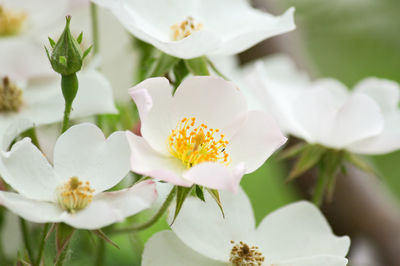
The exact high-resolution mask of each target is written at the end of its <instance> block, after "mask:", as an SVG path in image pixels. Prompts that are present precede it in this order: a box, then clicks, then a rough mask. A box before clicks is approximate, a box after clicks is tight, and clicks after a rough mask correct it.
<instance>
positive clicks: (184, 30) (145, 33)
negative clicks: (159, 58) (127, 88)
mask: <svg viewBox="0 0 400 266" xmlns="http://www.w3.org/2000/svg"><path fill="white" fill-rule="evenodd" d="M92 1H93V2H95V3H97V4H99V5H101V6H103V7H106V8H109V9H110V10H112V12H113V13H114V15H115V16H116V17H117V18H118V19H119V20H120V22H121V24H123V25H124V26H125V28H126V29H127V30H128V31H130V32H131V33H132V34H133V35H134V36H135V37H137V38H139V39H141V40H143V41H145V42H148V43H150V44H152V45H154V46H155V47H157V48H158V49H160V50H161V51H163V52H165V53H167V54H170V55H173V56H176V57H179V58H185V59H188V58H195V57H198V56H202V55H229V54H236V53H240V52H242V51H244V50H246V49H248V48H250V47H251V46H253V45H255V44H257V43H258V42H260V41H262V40H265V39H267V38H269V37H272V36H275V35H279V34H282V33H286V32H288V31H291V30H293V29H294V28H295V25H294V19H293V13H294V9H293V8H291V9H289V10H288V11H286V13H285V14H283V15H282V16H273V15H271V14H268V13H266V12H262V11H260V10H256V9H254V8H252V7H251V6H250V4H249V3H248V1H245V0H224V1H223V0H219V1H213V0H200V1H199V0H175V1H164V0H153V1H150V2H149V1H141V0H122V1H114V0H92Z"/></svg>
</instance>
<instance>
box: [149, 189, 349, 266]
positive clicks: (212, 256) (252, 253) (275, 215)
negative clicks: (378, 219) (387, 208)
mask: <svg viewBox="0 0 400 266" xmlns="http://www.w3.org/2000/svg"><path fill="white" fill-rule="evenodd" d="M207 197H208V198H207V200H206V202H203V201H201V200H199V199H197V198H194V197H192V198H188V199H187V200H186V201H185V204H184V205H183V206H182V209H181V212H180V214H179V216H178V218H177V219H176V220H175V222H174V224H173V225H172V231H163V232H160V233H157V234H155V235H154V236H153V237H152V238H151V239H150V240H149V241H148V242H147V243H146V246H145V249H144V253H143V261H142V265H143V266H158V265H165V266H180V265H185V266H200V265H210V266H223V265H234V266H239V265H264V266H321V265H324V266H344V265H346V264H347V259H346V258H345V256H346V254H347V251H348V249H349V245H350V239H349V238H348V237H347V236H344V237H337V236H335V235H333V234H332V230H331V229H330V227H329V225H328V223H327V222H326V220H325V218H324V217H323V216H322V214H321V212H320V211H319V210H318V208H316V207H315V206H314V205H312V204H311V203H308V202H304V201H303V202H297V203H293V204H290V205H288V206H285V207H283V208H281V209H279V210H277V211H274V212H272V213H271V214H269V215H268V216H267V217H265V218H264V220H263V221H262V222H261V223H260V224H259V226H258V227H257V228H256V223H255V220H254V215H253V211H252V208H251V205H250V201H249V199H248V198H247V196H246V194H245V193H244V192H243V191H242V190H240V192H239V193H238V194H236V195H233V194H232V193H229V192H222V193H221V202H222V204H223V206H224V212H225V218H224V217H222V215H221V213H220V212H219V209H218V206H217V204H214V203H213V202H212V200H211V198H210V196H208V195H207ZM172 213H173V212H172ZM172 213H171V214H172ZM170 218H171V219H172V216H171V217H170Z"/></svg>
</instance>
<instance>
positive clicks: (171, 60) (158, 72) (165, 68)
mask: <svg viewBox="0 0 400 266" xmlns="http://www.w3.org/2000/svg"><path fill="white" fill-rule="evenodd" d="M179 60H180V59H179V58H177V57H174V56H170V55H167V54H165V53H161V55H160V56H159V57H158V58H157V59H156V60H155V61H154V64H153V66H152V68H151V71H150V73H149V74H148V76H147V77H148V78H149V77H162V76H164V75H165V74H167V73H168V72H169V71H170V70H171V69H172V68H173V67H174V65H175V64H176V63H178V61H179Z"/></svg>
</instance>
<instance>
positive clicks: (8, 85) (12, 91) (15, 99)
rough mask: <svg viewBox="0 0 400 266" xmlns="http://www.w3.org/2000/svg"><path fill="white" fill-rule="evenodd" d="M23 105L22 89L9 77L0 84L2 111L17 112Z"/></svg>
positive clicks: (0, 106) (0, 109) (0, 107)
mask: <svg viewBox="0 0 400 266" xmlns="http://www.w3.org/2000/svg"><path fill="white" fill-rule="evenodd" d="M21 105H22V90H21V89H20V88H18V87H17V86H16V85H15V84H14V83H12V82H10V80H9V79H8V77H5V78H3V82H2V84H0V112H17V111H18V110H19V108H20V107H21Z"/></svg>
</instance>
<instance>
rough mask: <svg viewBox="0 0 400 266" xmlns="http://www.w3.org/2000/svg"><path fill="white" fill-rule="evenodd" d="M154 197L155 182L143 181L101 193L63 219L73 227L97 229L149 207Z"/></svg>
mask: <svg viewBox="0 0 400 266" xmlns="http://www.w3.org/2000/svg"><path fill="white" fill-rule="evenodd" d="M156 199H157V191H156V189H155V183H154V182H153V181H144V182H140V183H138V184H135V185H134V186H132V187H131V188H127V189H123V190H119V191H113V192H104V193H101V194H99V195H97V196H96V197H94V198H93V201H92V202H91V203H90V204H89V205H88V206H87V207H86V208H85V209H83V210H81V211H78V212H76V213H68V215H67V216H65V217H64V219H63V221H64V222H65V223H67V224H69V225H71V226H72V227H75V228H80V229H89V230H93V229H99V228H101V227H104V226H107V225H110V224H113V223H116V222H122V221H123V220H124V219H125V218H126V217H129V216H131V215H134V214H136V213H138V212H140V211H142V210H144V209H147V208H150V206H151V204H152V203H153V202H154V201H155V200H156Z"/></svg>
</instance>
